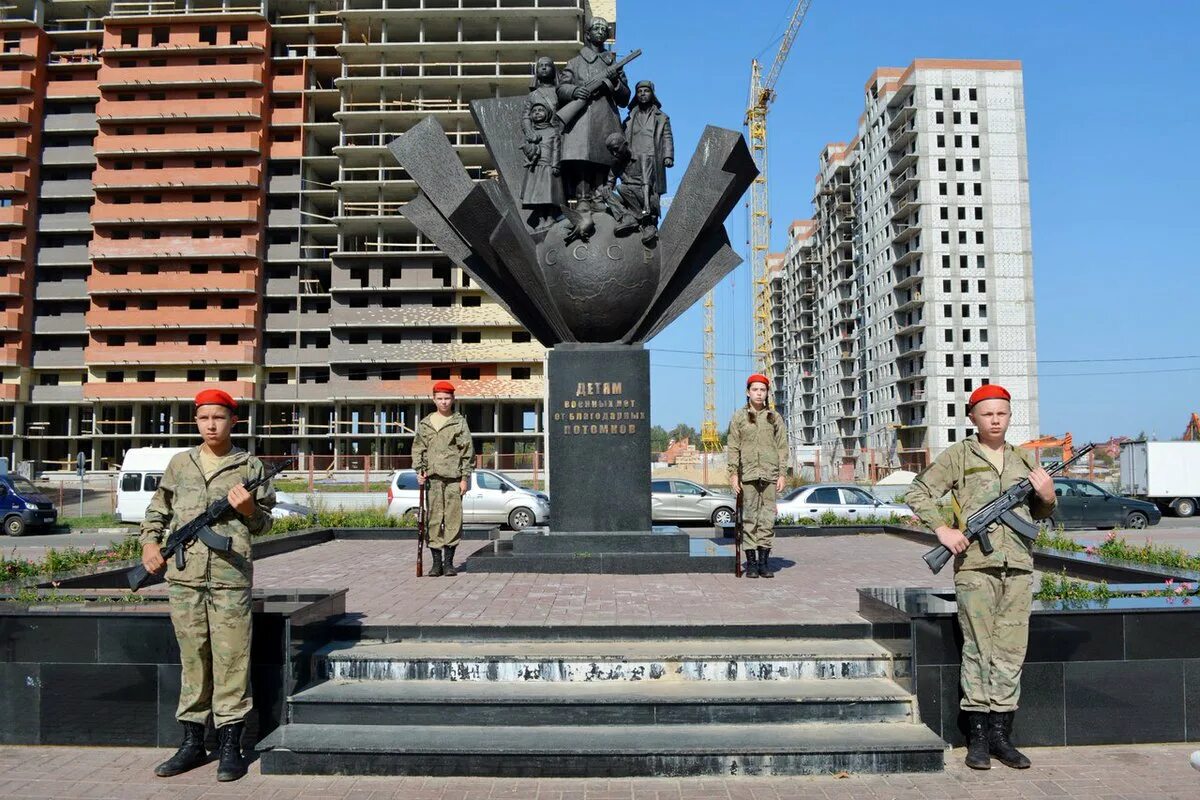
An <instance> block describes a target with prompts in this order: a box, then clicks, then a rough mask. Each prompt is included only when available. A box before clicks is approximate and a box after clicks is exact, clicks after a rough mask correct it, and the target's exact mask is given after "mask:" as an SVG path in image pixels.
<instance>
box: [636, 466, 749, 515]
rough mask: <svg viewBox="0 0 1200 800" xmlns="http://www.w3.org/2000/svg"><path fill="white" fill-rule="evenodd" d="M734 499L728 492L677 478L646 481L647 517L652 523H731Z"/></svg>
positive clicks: (735, 501)
mask: <svg viewBox="0 0 1200 800" xmlns="http://www.w3.org/2000/svg"><path fill="white" fill-rule="evenodd" d="M735 505H737V500H736V499H735V498H734V496H733V493H732V492H725V491H720V492H715V491H713V490H712V489H705V488H704V487H703V486H701V485H700V484H698V483H692V482H691V481H682V480H679V479H678V478H671V479H670V480H667V479H665V478H664V479H660V480H654V481H650V519H651V520H652V521H654V522H711V523H712V524H713V525H728V524H730V523H732V522H733V509H734V506H735Z"/></svg>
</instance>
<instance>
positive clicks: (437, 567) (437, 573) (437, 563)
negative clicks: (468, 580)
mask: <svg viewBox="0 0 1200 800" xmlns="http://www.w3.org/2000/svg"><path fill="white" fill-rule="evenodd" d="M429 552H430V554H432V555H433V569H431V570H429V577H431V578H440V577H442V575H444V574H445V573H444V572H442V549H441V548H440V547H431V548H429Z"/></svg>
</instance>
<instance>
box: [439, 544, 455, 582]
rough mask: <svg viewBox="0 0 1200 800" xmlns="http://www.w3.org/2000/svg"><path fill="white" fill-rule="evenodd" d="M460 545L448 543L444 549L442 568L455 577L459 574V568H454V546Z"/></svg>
mask: <svg viewBox="0 0 1200 800" xmlns="http://www.w3.org/2000/svg"><path fill="white" fill-rule="evenodd" d="M455 547H458V545H455V544H448V545H446V547H445V548H444V549H443V550H442V570H443V572H445V574H446V575H447V576H448V577H451V578H453V577H454V576H455V575H457V574H458V570H456V569H455V568H454V548H455Z"/></svg>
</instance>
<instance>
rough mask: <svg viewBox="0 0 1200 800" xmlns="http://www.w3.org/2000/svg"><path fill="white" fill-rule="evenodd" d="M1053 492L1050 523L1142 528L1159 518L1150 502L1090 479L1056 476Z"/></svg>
mask: <svg viewBox="0 0 1200 800" xmlns="http://www.w3.org/2000/svg"><path fill="white" fill-rule="evenodd" d="M1054 493H1055V494H1056V495H1058V508H1056V509H1055V510H1054V517H1053V524H1054V525H1056V526H1057V525H1062V526H1063V527H1064V528H1118V527H1120V528H1144V527H1146V526H1147V525H1157V524H1158V521H1159V520H1160V519H1162V511H1160V510H1159V508H1158V506H1156V505H1154V504H1153V503H1147V502H1146V501H1145V500H1135V499H1133V498H1132V497H1122V496H1121V495H1117V494H1110V493H1109V492H1106V491H1105V490H1103V489H1101V488H1100V487H1099V486H1097V485H1096V484H1094V483H1092V482H1091V481H1081V480H1075V479H1073V478H1055V479H1054Z"/></svg>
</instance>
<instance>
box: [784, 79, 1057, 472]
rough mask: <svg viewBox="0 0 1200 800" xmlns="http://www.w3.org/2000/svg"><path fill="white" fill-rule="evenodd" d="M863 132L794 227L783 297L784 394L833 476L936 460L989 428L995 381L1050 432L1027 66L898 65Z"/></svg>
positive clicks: (862, 123) (1016, 408) (793, 422)
mask: <svg viewBox="0 0 1200 800" xmlns="http://www.w3.org/2000/svg"><path fill="white" fill-rule="evenodd" d="M864 97H865V110H864V112H863V115H862V117H860V119H859V125H858V131H857V135H856V136H855V137H854V139H853V140H852V141H851V142H849V143H836V144H830V145H827V146H826V147H825V148H824V150H822V152H821V155H820V168H819V171H818V173H817V177H816V182H815V193H814V196H813V217H812V219H808V220H798V221H796V222H795V223H793V224H792V225H791V227H790V228H789V231H788V247H787V251H786V253H785V254H784V255H785V257H784V260H783V265H784V266H783V271H782V275H781V278H780V293H781V296H782V298H783V300H782V302H780V303H778V304H777V305H776V316H777V320H776V321H777V323H778V324H779V325H780V327H781V328H782V331H783V353H784V355H783V359H782V366H781V370H780V371H781V372H782V377H783V380H784V384H785V390H784V395H785V400H784V408H785V409H786V413H787V414H788V418H789V422H790V428H791V430H792V431H794V433H793V436H794V437H795V439H796V445H797V446H806V447H815V448H816V449H817V452H818V453H819V460H820V466H821V468H822V474H823V475H826V476H836V477H841V478H845V479H850V478H873V477H875V476H878V475H881V474H884V473H886V472H888V471H890V470H892V469H896V468H904V469H912V470H919V469H921V468H923V467H924V466H925V465H927V464H928V463H929V462H930V461H931V460H932V458H934V457H936V456H937V454H938V453H940V452H941V451H942V450H944V449H945V448H946V447H948V446H949V445H951V444H953V443H954V442H956V441H961V440H962V439H963V438H965V437H966V436H968V435H969V434H970V433H971V432H972V430H973V429H972V426H971V424H970V422H969V420H968V419H967V417H966V400H967V397H968V396H969V395H970V393H971V392H972V391H973V390H974V389H976V388H978V387H979V386H980V385H982V384H985V383H990V382H995V383H1000V384H1002V385H1004V386H1005V387H1007V388H1008V389H1009V390H1010V391H1011V392H1012V393H1013V397H1014V402H1013V422H1012V427H1011V429H1010V432H1009V440H1010V441H1013V442H1021V441H1025V440H1027V439H1029V438H1032V437H1033V436H1036V435H1037V433H1038V412H1037V409H1038V383H1037V356H1036V352H1037V348H1036V336H1035V317H1034V302H1033V301H1034V298H1033V261H1032V247H1031V242H1030V218H1029V173H1028V162H1027V157H1026V147H1025V106H1024V99H1023V93H1022V75H1021V65H1020V63H1019V62H1014V61H961V60H937V59H921V60H917V61H914V62H913V63H912V64H911V65H909V66H908V67H907V68H904V69H898V68H881V69H879V70H877V71H876V72H875V74H874V75H872V76H871V78H870V80H869V81H868V82H867V84H866V87H865V94H864Z"/></svg>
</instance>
